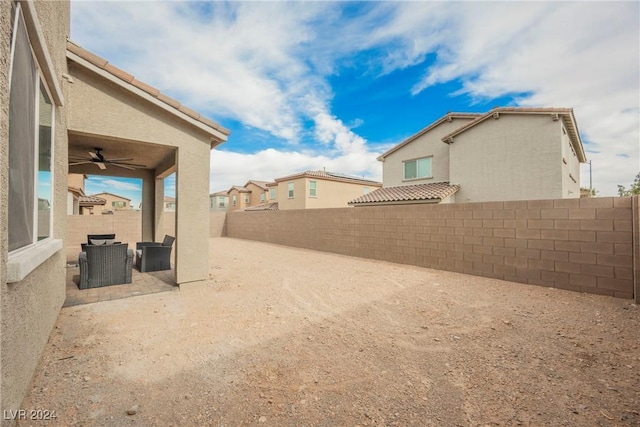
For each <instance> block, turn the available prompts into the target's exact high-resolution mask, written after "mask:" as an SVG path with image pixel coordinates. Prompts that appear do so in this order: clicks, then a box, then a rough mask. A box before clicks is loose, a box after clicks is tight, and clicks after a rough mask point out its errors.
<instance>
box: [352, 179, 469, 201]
mask: <svg viewBox="0 0 640 427" xmlns="http://www.w3.org/2000/svg"><path fill="white" fill-rule="evenodd" d="M459 189H460V186H459V185H457V184H455V185H452V184H449V183H448V182H432V183H428V184H414V185H401V186H397V187H383V188H378V189H377V190H375V191H372V192H371V193H369V194H365V195H364V196H360V197H358V198H357V199H354V200H352V201H350V202H349V204H350V205H363V204H373V203H393V202H410V201H416V202H418V201H429V200H442V199H445V198H447V197H449V196H451V195H452V194H454V193H455V192H456V191H458V190H459Z"/></svg>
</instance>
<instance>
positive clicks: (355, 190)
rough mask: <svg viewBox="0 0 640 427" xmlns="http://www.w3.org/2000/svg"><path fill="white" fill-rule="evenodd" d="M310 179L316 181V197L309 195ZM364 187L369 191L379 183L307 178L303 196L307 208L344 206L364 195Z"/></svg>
mask: <svg viewBox="0 0 640 427" xmlns="http://www.w3.org/2000/svg"><path fill="white" fill-rule="evenodd" d="M310 181H315V182H316V197H311V196H310V195H309V189H310V184H309V182H310ZM364 187H369V191H370V192H371V191H374V190H377V189H378V188H380V185H373V184H368V185H362V184H352V183H348V182H340V181H331V180H328V179H313V178H307V179H306V185H305V191H306V193H305V197H306V199H307V200H306V204H305V207H306V208H307V209H321V208H346V207H348V206H349V205H348V203H349V202H350V201H351V200H353V199H356V198H358V197H360V196H362V195H364Z"/></svg>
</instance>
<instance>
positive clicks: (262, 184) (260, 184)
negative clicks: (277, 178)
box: [244, 179, 269, 191]
mask: <svg viewBox="0 0 640 427" xmlns="http://www.w3.org/2000/svg"><path fill="white" fill-rule="evenodd" d="M268 183H269V181H256V180H255V179H250V180H249V181H247V183H246V184H245V185H244V186H245V187H246V186H247V185H249V184H253V185H255V186H257V187H260V188H261V189H263V190H265V191H266V190H268V188H267V184H268Z"/></svg>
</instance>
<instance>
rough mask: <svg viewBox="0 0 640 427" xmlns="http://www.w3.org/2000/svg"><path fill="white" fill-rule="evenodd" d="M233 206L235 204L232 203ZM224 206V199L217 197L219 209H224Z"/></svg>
mask: <svg viewBox="0 0 640 427" xmlns="http://www.w3.org/2000/svg"><path fill="white" fill-rule="evenodd" d="M234 204H235V203H234ZM224 206H225V199H224V197H218V207H219V208H224Z"/></svg>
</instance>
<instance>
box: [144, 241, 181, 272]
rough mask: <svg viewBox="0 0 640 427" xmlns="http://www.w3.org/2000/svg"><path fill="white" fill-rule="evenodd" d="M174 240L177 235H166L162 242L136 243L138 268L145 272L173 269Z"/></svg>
mask: <svg viewBox="0 0 640 427" xmlns="http://www.w3.org/2000/svg"><path fill="white" fill-rule="evenodd" d="M174 240H175V237H172V236H168V235H166V236H164V240H163V241H162V243H158V242H138V243H136V268H137V269H138V270H140V271H141V272H143V273H145V272H148V271H160V270H171V247H172V246H173V242H174Z"/></svg>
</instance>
